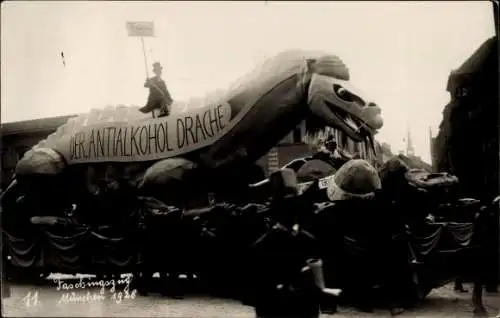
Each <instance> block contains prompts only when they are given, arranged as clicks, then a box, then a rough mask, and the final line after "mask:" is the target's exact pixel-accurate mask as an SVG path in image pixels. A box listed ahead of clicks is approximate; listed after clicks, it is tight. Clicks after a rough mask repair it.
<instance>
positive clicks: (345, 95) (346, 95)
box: [333, 84, 365, 105]
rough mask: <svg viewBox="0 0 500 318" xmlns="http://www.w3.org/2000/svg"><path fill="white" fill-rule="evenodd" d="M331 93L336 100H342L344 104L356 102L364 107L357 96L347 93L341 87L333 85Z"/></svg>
mask: <svg viewBox="0 0 500 318" xmlns="http://www.w3.org/2000/svg"><path fill="white" fill-rule="evenodd" d="M333 91H334V92H335V94H336V95H337V96H338V98H340V99H342V100H343V101H345V102H348V103H352V102H357V103H359V104H360V105H364V104H365V102H364V101H363V100H362V99H361V98H360V97H358V96H356V95H354V94H353V93H351V92H349V91H348V90H346V89H345V88H343V87H342V86H340V85H338V84H333Z"/></svg>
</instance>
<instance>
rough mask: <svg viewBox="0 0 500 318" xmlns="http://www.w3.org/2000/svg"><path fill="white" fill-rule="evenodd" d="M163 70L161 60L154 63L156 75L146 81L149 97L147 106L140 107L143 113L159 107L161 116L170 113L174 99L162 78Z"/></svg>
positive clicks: (145, 85)
mask: <svg viewBox="0 0 500 318" xmlns="http://www.w3.org/2000/svg"><path fill="white" fill-rule="evenodd" d="M162 70H163V67H162V66H161V64H160V62H155V63H153V73H155V75H156V76H154V77H152V78H148V79H146V83H144V87H146V88H149V97H148V102H147V104H146V106H144V107H142V108H140V109H139V110H140V111H141V112H143V113H149V112H152V111H153V110H155V109H159V110H160V114H159V116H168V115H170V106H171V105H172V102H173V99H172V97H171V96H170V93H169V92H168V89H167V85H166V84H165V82H164V81H163V79H162V78H161V74H162Z"/></svg>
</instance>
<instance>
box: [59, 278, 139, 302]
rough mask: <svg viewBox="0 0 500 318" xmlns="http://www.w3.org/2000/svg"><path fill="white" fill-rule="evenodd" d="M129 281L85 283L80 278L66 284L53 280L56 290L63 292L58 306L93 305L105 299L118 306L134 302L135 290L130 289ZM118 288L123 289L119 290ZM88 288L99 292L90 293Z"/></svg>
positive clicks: (90, 281) (124, 279)
mask: <svg viewBox="0 0 500 318" xmlns="http://www.w3.org/2000/svg"><path fill="white" fill-rule="evenodd" d="M131 281H132V278H131V277H130V276H127V277H126V278H123V279H117V280H114V279H109V280H99V281H92V280H89V281H86V280H84V279H83V278H80V280H79V281H78V282H77V283H67V282H65V281H63V280H61V279H55V280H54V282H55V283H56V284H57V287H56V290H58V291H62V292H63V293H62V294H61V296H60V298H59V304H76V303H95V302H100V301H104V300H106V299H111V300H113V301H115V302H116V303H117V304H120V303H121V302H122V301H123V300H126V299H130V300H134V299H135V298H136V296H137V290H135V289H134V290H131V289H130V283H131ZM120 286H122V287H123V288H119V287H120ZM99 287H100V288H99ZM89 288H99V291H98V292H92V291H90V290H88V289H89ZM118 289H120V290H118Z"/></svg>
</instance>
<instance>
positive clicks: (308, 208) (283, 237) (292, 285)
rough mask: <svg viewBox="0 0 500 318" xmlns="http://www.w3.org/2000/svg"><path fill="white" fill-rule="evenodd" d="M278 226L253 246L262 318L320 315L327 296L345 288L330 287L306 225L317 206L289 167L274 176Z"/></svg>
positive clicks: (255, 286)
mask: <svg viewBox="0 0 500 318" xmlns="http://www.w3.org/2000/svg"><path fill="white" fill-rule="evenodd" d="M270 182H271V186H272V189H273V200H272V203H271V206H270V209H271V211H270V214H271V217H272V218H273V223H274V226H273V227H272V228H271V229H270V231H269V232H268V233H266V234H265V235H264V236H262V237H261V238H260V239H259V240H257V242H256V243H255V244H254V245H253V248H252V251H251V253H252V258H253V262H255V263H254V264H253V268H254V272H253V273H250V276H251V282H250V283H251V285H253V286H252V287H250V289H251V290H252V291H253V294H254V295H253V299H252V300H251V301H252V303H253V304H252V305H253V307H254V308H255V313H256V316H257V317H259V318H260V317H262V318H264V317H266V318H267V317H289V318H299V317H300V318H306V317H307V318H312V317H319V315H320V300H321V297H322V295H325V294H328V295H332V296H333V297H336V296H338V295H339V294H340V291H339V290H331V289H328V288H326V287H325V285H324V281H323V276H322V263H321V260H320V259H319V254H318V251H317V242H316V240H315V238H314V237H313V236H312V235H311V234H310V233H309V232H307V231H306V230H305V229H303V223H304V219H307V218H308V216H307V214H312V213H313V212H314V209H315V208H314V206H313V204H312V203H311V204H308V203H307V202H304V201H302V200H301V198H299V197H298V196H297V195H298V184H297V177H296V174H295V172H294V171H293V170H291V169H283V170H279V171H277V172H275V173H273V174H272V175H271V176H270Z"/></svg>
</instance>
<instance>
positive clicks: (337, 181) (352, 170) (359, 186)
mask: <svg viewBox="0 0 500 318" xmlns="http://www.w3.org/2000/svg"><path fill="white" fill-rule="evenodd" d="M380 188H381V182H380V177H379V175H378V173H377V170H376V169H375V168H374V167H373V166H372V165H370V163H368V162H367V161H366V160H362V159H353V160H349V161H348V162H346V163H345V164H344V165H342V167H340V169H339V170H338V171H337V172H336V173H335V176H334V177H333V179H331V180H330V182H329V184H328V188H327V195H328V198H329V199H330V200H332V201H338V200H348V199H355V198H359V199H367V198H372V197H373V196H374V195H375V192H376V190H378V189H380Z"/></svg>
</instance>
